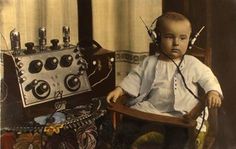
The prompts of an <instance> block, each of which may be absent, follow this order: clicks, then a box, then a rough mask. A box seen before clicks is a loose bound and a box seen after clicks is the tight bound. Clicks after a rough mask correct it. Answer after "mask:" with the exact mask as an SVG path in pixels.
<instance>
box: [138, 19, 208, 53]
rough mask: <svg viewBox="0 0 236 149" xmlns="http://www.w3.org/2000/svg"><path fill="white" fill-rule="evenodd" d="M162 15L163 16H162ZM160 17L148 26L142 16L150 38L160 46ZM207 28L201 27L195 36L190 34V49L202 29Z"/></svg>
mask: <svg viewBox="0 0 236 149" xmlns="http://www.w3.org/2000/svg"><path fill="white" fill-rule="evenodd" d="M160 17H161V16H160ZM160 17H157V18H156V19H155V20H154V21H153V22H152V24H151V25H150V27H149V28H148V27H147V25H146V24H145V23H144V21H143V20H142V18H141V17H140V19H141V20H142V22H143V23H144V25H145V27H146V29H147V32H148V35H149V36H150V38H151V39H152V41H153V42H154V43H156V44H157V45H158V46H160V44H161V33H160V31H159V29H158V27H157V24H159V22H160ZM154 24H156V27H155V28H153V25H154ZM204 28H205V26H202V27H201V29H200V30H199V31H198V32H197V33H196V34H195V35H194V36H193V38H191V35H190V39H189V44H188V49H192V47H193V45H194V43H195V42H196V40H197V37H198V36H199V35H200V33H201V31H202V30H203V29H204Z"/></svg>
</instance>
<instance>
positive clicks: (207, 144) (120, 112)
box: [108, 46, 217, 149]
mask: <svg viewBox="0 0 236 149" xmlns="http://www.w3.org/2000/svg"><path fill="white" fill-rule="evenodd" d="M151 49H152V48H151ZM150 54H153V52H152V51H150ZM187 54H189V55H193V56H195V57H197V58H198V59H200V60H201V61H202V62H203V63H204V64H206V65H207V66H209V67H210V66H211V49H210V48H208V49H202V48H199V47H196V46H194V47H193V48H192V49H191V50H188V51H187ZM127 98H128V96H127V95H124V96H122V97H120V98H119V99H118V100H117V102H116V103H110V105H109V107H108V110H109V111H110V112H111V115H112V125H113V128H114V129H116V128H117V126H118V125H119V123H122V118H123V117H124V116H127V117H132V118H135V119H139V120H143V121H148V122H155V123H160V124H168V125H173V126H179V127H185V128H188V133H189V140H188V143H187V145H188V147H187V148H188V149H189V148H198V149H200V148H204V149H209V148H211V147H212V145H213V143H214V141H215V137H216V130H217V109H209V118H208V120H207V123H208V129H207V133H206V136H205V137H204V142H201V143H200V144H201V145H200V146H199V145H196V138H197V136H196V132H197V131H196V125H197V123H196V118H197V117H198V116H199V115H200V114H201V112H202V111H203V110H204V108H205V105H206V104H205V101H206V100H205V95H202V96H200V99H201V101H200V102H199V103H198V104H197V105H196V106H195V107H194V108H193V109H192V110H191V112H190V113H188V114H186V115H184V116H183V117H180V118H178V117H170V116H163V115H157V114H151V113H145V112H142V111H138V110H135V109H131V108H129V107H127V106H125V105H124V104H123V103H124V101H125V100H126V99H127ZM198 142H199V140H198Z"/></svg>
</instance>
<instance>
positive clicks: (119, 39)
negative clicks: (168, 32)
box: [92, 0, 162, 84]
mask: <svg viewBox="0 0 236 149" xmlns="http://www.w3.org/2000/svg"><path fill="white" fill-rule="evenodd" d="M92 12H93V38H94V40H96V41H97V42H98V43H100V44H101V45H102V46H103V47H104V48H105V49H109V50H113V51H115V52H116V83H117V84H118V83H119V82H120V81H121V80H122V78H123V77H124V76H126V75H127V73H128V72H129V71H130V70H131V68H132V67H135V66H136V65H137V64H138V63H139V62H140V61H142V60H143V59H144V57H146V56H147V55H148V52H149V43H150V42H151V40H150V38H149V36H148V34H147V30H146V28H145V26H144V24H143V22H142V21H141V19H140V17H141V18H142V19H143V20H144V22H145V23H146V24H147V26H150V24H151V23H152V22H153V20H155V18H157V17H158V16H159V15H160V14H161V12H162V0H93V1H92Z"/></svg>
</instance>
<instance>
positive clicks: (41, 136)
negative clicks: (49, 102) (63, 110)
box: [40, 105, 62, 149]
mask: <svg viewBox="0 0 236 149" xmlns="http://www.w3.org/2000/svg"><path fill="white" fill-rule="evenodd" d="M61 106H62V105H60V106H59V107H57V108H55V110H54V111H53V112H52V113H51V114H50V116H49V117H48V118H46V122H45V124H44V125H43V127H42V131H41V133H40V139H41V140H40V146H41V149H44V145H43V135H44V129H45V127H46V126H47V123H49V121H50V120H51V118H52V117H53V115H54V114H55V113H56V112H57V110H58V109H60V107H61Z"/></svg>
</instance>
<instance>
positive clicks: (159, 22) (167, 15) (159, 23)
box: [154, 12, 192, 34]
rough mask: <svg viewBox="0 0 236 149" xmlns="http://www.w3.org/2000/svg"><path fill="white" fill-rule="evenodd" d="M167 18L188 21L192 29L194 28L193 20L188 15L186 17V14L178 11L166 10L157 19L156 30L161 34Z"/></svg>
mask: <svg viewBox="0 0 236 149" xmlns="http://www.w3.org/2000/svg"><path fill="white" fill-rule="evenodd" d="M166 20H171V21H176V22H177V21H187V22H189V25H190V29H191V30H192V27H191V22H190V20H189V19H188V18H187V17H185V16H184V15H182V14H180V13H177V12H166V13H164V14H162V15H161V16H159V17H158V18H157V19H156V27H155V29H154V31H155V32H156V33H157V34H160V31H161V29H162V28H163V24H164V22H165V21H166Z"/></svg>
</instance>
